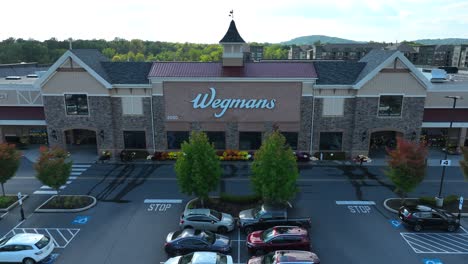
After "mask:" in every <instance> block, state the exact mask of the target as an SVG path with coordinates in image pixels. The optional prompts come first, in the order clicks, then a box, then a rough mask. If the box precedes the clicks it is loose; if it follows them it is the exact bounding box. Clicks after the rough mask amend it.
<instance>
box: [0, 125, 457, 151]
mask: <svg viewBox="0 0 468 264" xmlns="http://www.w3.org/2000/svg"><path fill="white" fill-rule="evenodd" d="M0 135H1V130H0ZM465 140H466V127H462V128H460V137H459V140H458V146H460V147H463V146H465Z"/></svg>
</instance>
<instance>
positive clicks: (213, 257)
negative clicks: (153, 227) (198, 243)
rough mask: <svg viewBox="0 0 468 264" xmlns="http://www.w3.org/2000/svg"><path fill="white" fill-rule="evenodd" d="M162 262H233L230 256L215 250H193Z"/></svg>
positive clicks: (185, 263) (230, 263)
mask: <svg viewBox="0 0 468 264" xmlns="http://www.w3.org/2000/svg"><path fill="white" fill-rule="evenodd" d="M164 264H233V262H232V257H231V256H229V255H224V254H221V253H216V252H193V253H190V254H187V255H183V256H177V257H173V258H170V259H168V260H166V262H164Z"/></svg>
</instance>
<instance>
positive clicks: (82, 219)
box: [72, 216, 90, 225]
mask: <svg viewBox="0 0 468 264" xmlns="http://www.w3.org/2000/svg"><path fill="white" fill-rule="evenodd" d="M89 218H90V217H89V216H77V217H76V218H75V220H73V222H72V224H79V225H84V224H86V223H88V221H89Z"/></svg>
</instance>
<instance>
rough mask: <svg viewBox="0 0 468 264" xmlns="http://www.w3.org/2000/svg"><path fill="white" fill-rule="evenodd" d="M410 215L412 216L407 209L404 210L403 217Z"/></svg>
mask: <svg viewBox="0 0 468 264" xmlns="http://www.w3.org/2000/svg"><path fill="white" fill-rule="evenodd" d="M409 214H410V213H409V212H408V210H406V208H405V209H403V215H404V216H408V215H409Z"/></svg>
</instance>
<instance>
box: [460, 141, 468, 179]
mask: <svg viewBox="0 0 468 264" xmlns="http://www.w3.org/2000/svg"><path fill="white" fill-rule="evenodd" d="M461 149H462V153H463V159H462V160H460V169H461V170H462V172H463V175H464V176H465V180H467V181H468V147H462V148H461Z"/></svg>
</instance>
